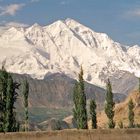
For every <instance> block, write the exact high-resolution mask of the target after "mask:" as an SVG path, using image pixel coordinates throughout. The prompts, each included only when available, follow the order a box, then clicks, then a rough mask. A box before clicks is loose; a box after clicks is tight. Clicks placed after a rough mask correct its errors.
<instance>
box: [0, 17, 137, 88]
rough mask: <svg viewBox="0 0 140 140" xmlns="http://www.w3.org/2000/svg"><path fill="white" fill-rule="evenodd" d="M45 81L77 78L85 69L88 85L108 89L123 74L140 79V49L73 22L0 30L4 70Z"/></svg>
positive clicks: (0, 59) (0, 62)
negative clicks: (52, 76) (58, 76)
mask: <svg viewBox="0 0 140 140" xmlns="http://www.w3.org/2000/svg"><path fill="white" fill-rule="evenodd" d="M2 64H5V67H6V69H7V70H8V71H10V72H14V73H19V74H29V75H31V77H33V78H38V79H43V78H44V76H45V75H46V74H51V73H56V72H60V73H64V74H66V75H68V76H69V77H71V78H74V79H75V78H77V73H78V72H79V68H80V66H81V65H82V66H83V69H84V78H85V80H86V81H87V82H89V83H92V84H95V85H98V86H102V87H103V86H104V84H105V79H107V77H109V76H113V75H114V74H115V73H116V72H119V73H120V75H118V77H120V76H121V74H122V73H124V72H130V73H134V74H135V75H136V76H140V47H139V46H137V45H135V46H132V47H129V46H125V45H122V44H120V43H117V42H114V41H113V40H112V39H111V38H110V37H108V35H106V34H105V33H97V32H94V31H93V30H91V29H90V28H88V27H86V26H84V25H82V24H80V23H78V22H77V21H75V20H73V19H66V20H65V21H61V20H59V21H56V22H54V23H53V24H51V25H48V26H43V27H42V26H40V25H38V24H34V25H32V26H31V27H24V28H22V27H10V28H4V27H0V67H1V65H2Z"/></svg>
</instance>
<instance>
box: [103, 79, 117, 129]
mask: <svg viewBox="0 0 140 140" xmlns="http://www.w3.org/2000/svg"><path fill="white" fill-rule="evenodd" d="M114 107H115V103H114V101H113V93H112V86H111V82H110V80H109V79H108V81H107V85H106V98H105V113H106V115H107V117H108V127H109V128H114V127H115V122H114V120H113V118H114Z"/></svg>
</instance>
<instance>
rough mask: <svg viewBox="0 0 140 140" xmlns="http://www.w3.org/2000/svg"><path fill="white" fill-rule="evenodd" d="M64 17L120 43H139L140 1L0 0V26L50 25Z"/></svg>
mask: <svg viewBox="0 0 140 140" xmlns="http://www.w3.org/2000/svg"><path fill="white" fill-rule="evenodd" d="M65 18H73V19H75V20H77V21H79V22H80V23H82V24H84V25H86V26H88V27H90V28H92V29H93V30H94V31H97V32H105V33H107V34H108V35H109V36H110V37H111V38H112V39H113V40H115V41H118V42H120V43H123V44H128V45H134V44H139V45H140V0H0V24H1V25H2V24H14V23H16V22H18V23H24V24H29V25H31V24H33V23H35V22H37V23H39V24H41V25H47V24H49V23H52V22H54V21H56V20H58V19H65ZM24 24H22V25H24Z"/></svg>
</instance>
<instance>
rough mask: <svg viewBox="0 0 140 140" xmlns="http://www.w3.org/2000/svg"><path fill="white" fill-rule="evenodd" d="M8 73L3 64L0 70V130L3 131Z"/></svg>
mask: <svg viewBox="0 0 140 140" xmlns="http://www.w3.org/2000/svg"><path fill="white" fill-rule="evenodd" d="M7 80H8V73H7V71H6V70H5V68H4V66H2V69H1V70H0V131H4V126H5V124H4V122H5V118H6V92H7Z"/></svg>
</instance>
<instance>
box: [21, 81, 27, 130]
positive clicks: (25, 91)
mask: <svg viewBox="0 0 140 140" xmlns="http://www.w3.org/2000/svg"><path fill="white" fill-rule="evenodd" d="M22 94H23V97H24V108H25V131H28V129H29V126H28V125H29V124H28V121H29V120H28V119H29V116H28V96H29V84H28V82H27V80H24V81H23V84H22Z"/></svg>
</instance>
